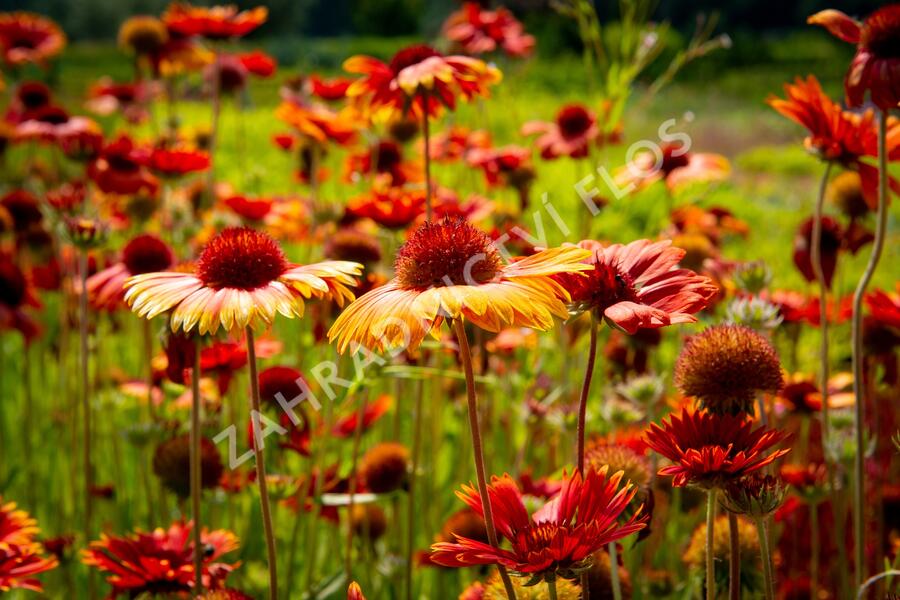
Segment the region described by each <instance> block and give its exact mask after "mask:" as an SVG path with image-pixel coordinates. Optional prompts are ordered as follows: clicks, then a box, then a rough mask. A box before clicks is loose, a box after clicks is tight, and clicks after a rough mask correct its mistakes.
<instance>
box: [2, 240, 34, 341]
mask: <svg viewBox="0 0 900 600" xmlns="http://www.w3.org/2000/svg"><path fill="white" fill-rule="evenodd" d="M26 306H32V307H38V306H40V303H39V302H38V300H37V298H36V297H35V296H34V295H33V292H32V290H31V286H30V285H29V284H28V281H27V280H26V278H25V275H24V273H22V271H21V269H19V267H18V266H17V265H16V264H15V262H13V260H12V258H11V257H9V256H6V255H2V254H0V331H3V330H6V329H15V330H18V331H19V332H20V333H21V334H22V336H23V337H24V338H25V341H26V342H29V341H31V340H32V339H34V338H35V337H37V335H38V333H39V332H40V328H39V326H38V324H37V322H36V321H35V320H34V319H33V318H32V317H31V316H30V315H28V313H26V312H25V310H24V309H25V307H26Z"/></svg>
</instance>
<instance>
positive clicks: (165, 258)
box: [122, 234, 172, 275]
mask: <svg viewBox="0 0 900 600" xmlns="http://www.w3.org/2000/svg"><path fill="white" fill-rule="evenodd" d="M122 262H123V263H125V267H126V268H127V269H128V272H129V273H131V274H132V275H142V274H144V273H153V272H156V271H165V270H166V269H168V268H169V267H171V266H172V251H171V250H169V247H168V246H167V245H166V243H165V242H164V241H162V240H161V239H159V238H158V237H156V236H155V235H150V234H144V235H139V236H137V237H135V238H134V239H132V240H131V241H130V242H128V243H127V244H126V245H125V248H124V249H123V250H122Z"/></svg>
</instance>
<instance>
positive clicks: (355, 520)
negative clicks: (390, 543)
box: [349, 504, 388, 542]
mask: <svg viewBox="0 0 900 600" xmlns="http://www.w3.org/2000/svg"><path fill="white" fill-rule="evenodd" d="M349 521H350V529H352V530H353V535H354V536H355V537H361V538H364V539H365V540H367V541H371V542H374V541H376V540H377V539H378V538H380V537H381V536H383V535H384V532H385V531H387V528H388V521H387V515H385V514H384V510H382V508H381V507H380V506H378V505H377V504H354V505H353V510H351V511H350V515H349Z"/></svg>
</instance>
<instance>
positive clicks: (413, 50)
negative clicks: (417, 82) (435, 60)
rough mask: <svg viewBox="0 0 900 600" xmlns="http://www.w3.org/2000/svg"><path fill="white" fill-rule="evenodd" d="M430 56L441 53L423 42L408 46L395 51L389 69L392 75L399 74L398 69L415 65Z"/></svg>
mask: <svg viewBox="0 0 900 600" xmlns="http://www.w3.org/2000/svg"><path fill="white" fill-rule="evenodd" d="M432 56H441V53H440V52H438V51H437V50H435V49H434V48H432V47H431V46H428V45H425V44H416V45H413V46H408V47H406V48H404V49H402V50H400V51H399V52H397V54H395V55H394V58H392V59H391V64H390V67H391V71H393V73H394V75H399V74H400V71H402V70H403V69H405V68H406V67H411V66H413V65H417V64H419V63H420V62H422V61H423V60H425V59H428V58H431V57H432Z"/></svg>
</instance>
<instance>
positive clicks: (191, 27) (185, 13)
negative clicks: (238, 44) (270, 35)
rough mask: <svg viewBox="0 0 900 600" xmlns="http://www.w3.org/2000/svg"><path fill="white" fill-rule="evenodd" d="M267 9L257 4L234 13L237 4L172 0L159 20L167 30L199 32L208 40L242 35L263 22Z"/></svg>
mask: <svg viewBox="0 0 900 600" xmlns="http://www.w3.org/2000/svg"><path fill="white" fill-rule="evenodd" d="M268 15H269V10H268V9H267V8H266V7H265V6H257V7H256V8H254V9H252V10H244V11H241V12H238V9H237V7H235V6H233V5H228V6H213V7H210V8H207V7H205V6H192V5H190V4H182V3H175V4H172V5H171V6H169V8H168V9H167V10H166V12H165V14H164V15H163V22H164V23H165V24H166V27H168V28H169V30H170V31H174V32H175V33H178V34H180V35H183V36H187V37H190V36H192V35H200V36H203V37H205V38H208V39H211V40H223V39H228V38H236V37H243V36H245V35H247V34H248V33H250V32H251V31H253V30H254V29H256V28H257V27H259V26H260V25H262V24H263V23H265V22H266V18H267V17H268Z"/></svg>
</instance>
